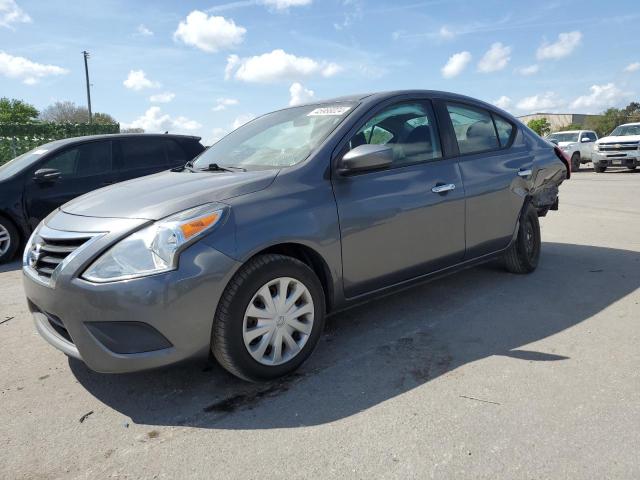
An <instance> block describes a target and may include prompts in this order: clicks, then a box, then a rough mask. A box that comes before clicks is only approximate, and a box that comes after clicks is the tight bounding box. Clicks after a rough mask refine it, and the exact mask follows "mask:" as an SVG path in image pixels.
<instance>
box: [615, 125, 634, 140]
mask: <svg viewBox="0 0 640 480" xmlns="http://www.w3.org/2000/svg"><path fill="white" fill-rule="evenodd" d="M628 135H640V125H620V126H619V127H616V128H615V129H614V130H613V132H611V136H612V137H626V136H628Z"/></svg>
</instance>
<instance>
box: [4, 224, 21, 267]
mask: <svg viewBox="0 0 640 480" xmlns="http://www.w3.org/2000/svg"><path fill="white" fill-rule="evenodd" d="M19 246H20V235H19V234H18V229H17V228H16V227H15V225H14V224H13V223H11V222H10V221H9V220H7V219H6V218H4V217H1V216H0V263H4V262H8V261H9V260H11V259H12V258H13V257H14V256H15V254H16V252H17V251H18V247H19Z"/></svg>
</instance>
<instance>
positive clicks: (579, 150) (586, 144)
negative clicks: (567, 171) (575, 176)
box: [547, 130, 598, 172]
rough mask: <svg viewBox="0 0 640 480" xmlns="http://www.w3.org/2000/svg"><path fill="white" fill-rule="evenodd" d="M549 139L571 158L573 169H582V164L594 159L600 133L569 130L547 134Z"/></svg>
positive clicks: (574, 170)
mask: <svg viewBox="0 0 640 480" xmlns="http://www.w3.org/2000/svg"><path fill="white" fill-rule="evenodd" d="M547 140H549V141H551V142H553V143H555V144H556V145H558V147H560V149H561V150H562V151H563V152H564V154H565V155H566V156H567V158H570V159H571V171H572V172H576V171H578V170H580V165H581V164H583V163H588V162H590V161H591V160H592V154H593V149H594V145H595V144H596V140H598V135H597V134H596V132H594V131H592V130H567V131H566V132H554V133H550V134H549V135H547Z"/></svg>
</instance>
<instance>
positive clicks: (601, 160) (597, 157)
mask: <svg viewBox="0 0 640 480" xmlns="http://www.w3.org/2000/svg"><path fill="white" fill-rule="evenodd" d="M591 161H592V162H593V164H594V165H598V166H601V167H636V166H638V165H640V152H638V151H637V150H631V151H628V152H615V151H608V152H595V151H594V152H593V154H592V158H591Z"/></svg>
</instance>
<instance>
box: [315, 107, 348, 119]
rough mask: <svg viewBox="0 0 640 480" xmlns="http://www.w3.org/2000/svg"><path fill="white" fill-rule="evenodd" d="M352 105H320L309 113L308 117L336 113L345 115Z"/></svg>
mask: <svg viewBox="0 0 640 480" xmlns="http://www.w3.org/2000/svg"><path fill="white" fill-rule="evenodd" d="M349 110H351V107H344V106H336V107H320V108H316V109H315V110H312V111H311V112H309V113H308V114H307V116H308V117H319V116H327V115H328V116H334V115H344V114H345V113H347V112H348V111H349Z"/></svg>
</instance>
